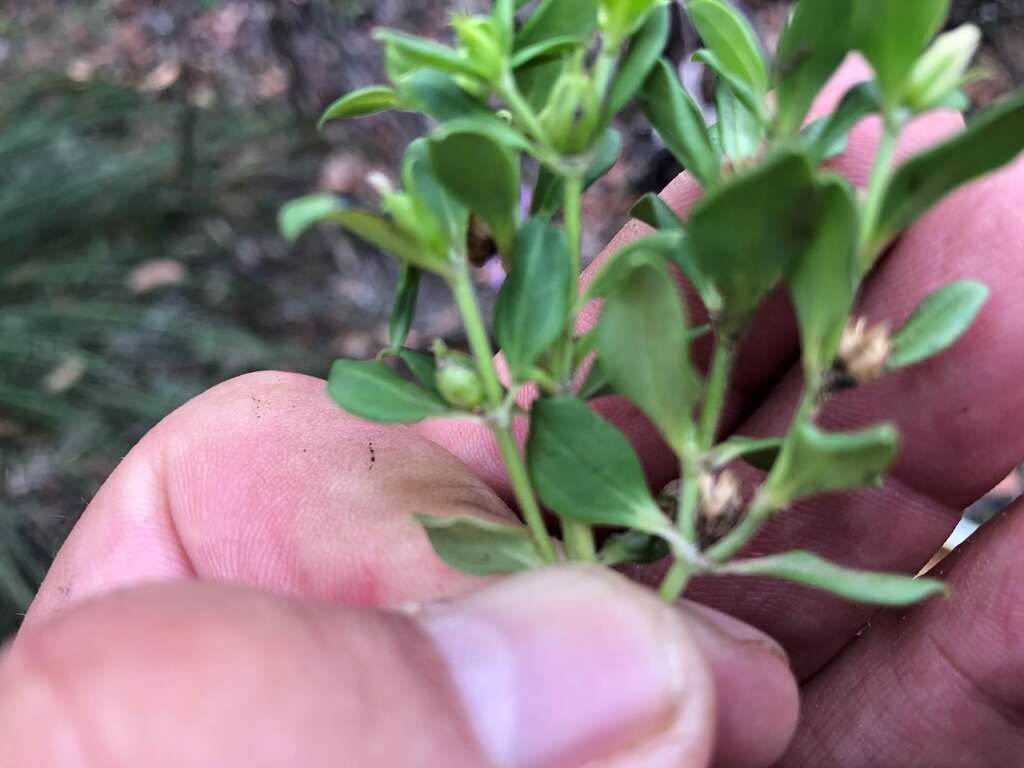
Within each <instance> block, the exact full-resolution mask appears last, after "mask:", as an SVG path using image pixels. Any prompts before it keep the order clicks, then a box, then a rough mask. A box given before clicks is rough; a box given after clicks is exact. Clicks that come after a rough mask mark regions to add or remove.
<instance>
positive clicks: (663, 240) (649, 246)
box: [585, 232, 686, 301]
mask: <svg viewBox="0 0 1024 768" xmlns="http://www.w3.org/2000/svg"><path fill="white" fill-rule="evenodd" d="M685 244H686V237H685V235H684V234H683V233H682V232H657V233H655V234H653V235H647V236H646V237H641V238H639V239H638V240H634V241H633V242H631V243H630V244H629V245H626V246H625V247H623V248H622V249H620V250H618V251H616V252H615V253H614V254H613V255H612V257H611V258H610V259H608V262H607V263H606V264H605V265H604V266H603V267H601V269H600V270H599V271H598V273H597V275H596V276H595V277H594V280H593V282H592V283H591V284H590V286H589V287H588V288H587V292H586V298H585V300H586V301H592V300H593V299H603V298H606V297H607V296H609V295H610V294H612V293H614V292H615V291H616V290H618V288H619V286H620V285H621V284H622V283H623V282H624V281H625V280H626V279H628V278H629V276H630V275H631V274H632V273H633V271H634V270H636V269H639V268H640V267H642V266H645V265H650V266H655V267H660V266H662V265H663V264H665V262H666V261H668V260H669V259H671V257H672V255H673V254H674V253H675V252H676V251H678V250H679V249H680V248H684V247H685Z"/></svg>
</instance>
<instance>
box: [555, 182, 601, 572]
mask: <svg viewBox="0 0 1024 768" xmlns="http://www.w3.org/2000/svg"><path fill="white" fill-rule="evenodd" d="M565 237H566V240H568V242H569V269H570V272H569V274H571V275H572V276H573V279H572V280H570V281H569V306H571V307H572V306H575V305H576V294H577V292H578V291H579V285H578V279H579V273H580V263H581V260H582V257H581V251H582V242H583V177H582V176H580V175H579V174H570V175H568V176H566V178H565ZM575 329H576V315H575V312H570V315H569V318H568V319H567V321H566V324H565V334H564V336H563V337H562V340H561V342H560V343H559V345H558V350H559V352H560V353H561V354H560V356H559V359H558V361H557V372H556V374H557V377H558V379H559V380H560V381H563V382H567V381H569V379H570V378H572V372H573V370H572V369H573V364H572V362H573V345H574V344H575V340H576V333H575ZM562 531H563V533H564V536H565V545H566V548H567V550H568V552H569V555H570V557H572V558H573V559H574V560H589V561H593V560H596V559H597V555H596V549H595V546H594V531H593V529H592V528H591V527H590V526H589V525H586V524H584V523H576V522H572V521H570V520H563V521H562Z"/></svg>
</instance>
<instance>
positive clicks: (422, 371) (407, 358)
mask: <svg viewBox="0 0 1024 768" xmlns="http://www.w3.org/2000/svg"><path fill="white" fill-rule="evenodd" d="M398 357H399V359H400V360H401V361H402V362H403V363H405V366H406V368H408V369H409V372H410V373H411V374H412V375H413V376H414V377H415V379H416V381H418V382H419V383H420V384H421V385H422V386H423V387H425V388H426V389H428V390H430V391H431V392H434V393H435V394H437V396H438V397H440V396H441V393H440V392H438V391H437V360H435V359H434V356H433V355H428V354H425V353H423V352H416V351H415V350H412V349H404V348H403V349H400V350H398Z"/></svg>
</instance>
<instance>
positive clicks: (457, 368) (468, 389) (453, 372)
mask: <svg viewBox="0 0 1024 768" xmlns="http://www.w3.org/2000/svg"><path fill="white" fill-rule="evenodd" d="M435 383H436V384H437V391H438V392H440V393H441V397H443V398H444V399H445V401H446V402H448V403H449V404H450V405H454V406H455V407H456V408H464V409H466V410H473V409H474V408H476V407H477V406H478V405H480V404H481V403H482V402H483V401H484V385H483V382H482V381H481V380H480V374H478V373H477V372H476V369H475V368H474V367H473V366H472V365H471V364H470V363H469V362H468V361H465V360H462V359H460V358H459V357H456V356H454V355H453V356H450V357H446V358H443V359H441V360H440V361H439V364H438V367H437V374H436V376H435Z"/></svg>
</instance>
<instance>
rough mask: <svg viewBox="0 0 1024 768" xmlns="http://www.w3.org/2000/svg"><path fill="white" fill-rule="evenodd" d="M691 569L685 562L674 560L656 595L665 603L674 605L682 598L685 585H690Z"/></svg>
mask: <svg viewBox="0 0 1024 768" xmlns="http://www.w3.org/2000/svg"><path fill="white" fill-rule="evenodd" d="M691 575H692V568H691V567H690V564H689V563H688V562H686V561H685V560H676V561H675V562H674V563H673V564H672V567H671V568H669V571H668V573H666V574H665V578H664V579H663V580H662V582H661V588H660V589H659V590H658V594H660V595H661V599H662V600H664V601H665V602H667V603H675V602H677V601H678V600H679V598H680V597H682V596H683V592H685V591H686V585H687V584H689V583H690V576H691Z"/></svg>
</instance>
